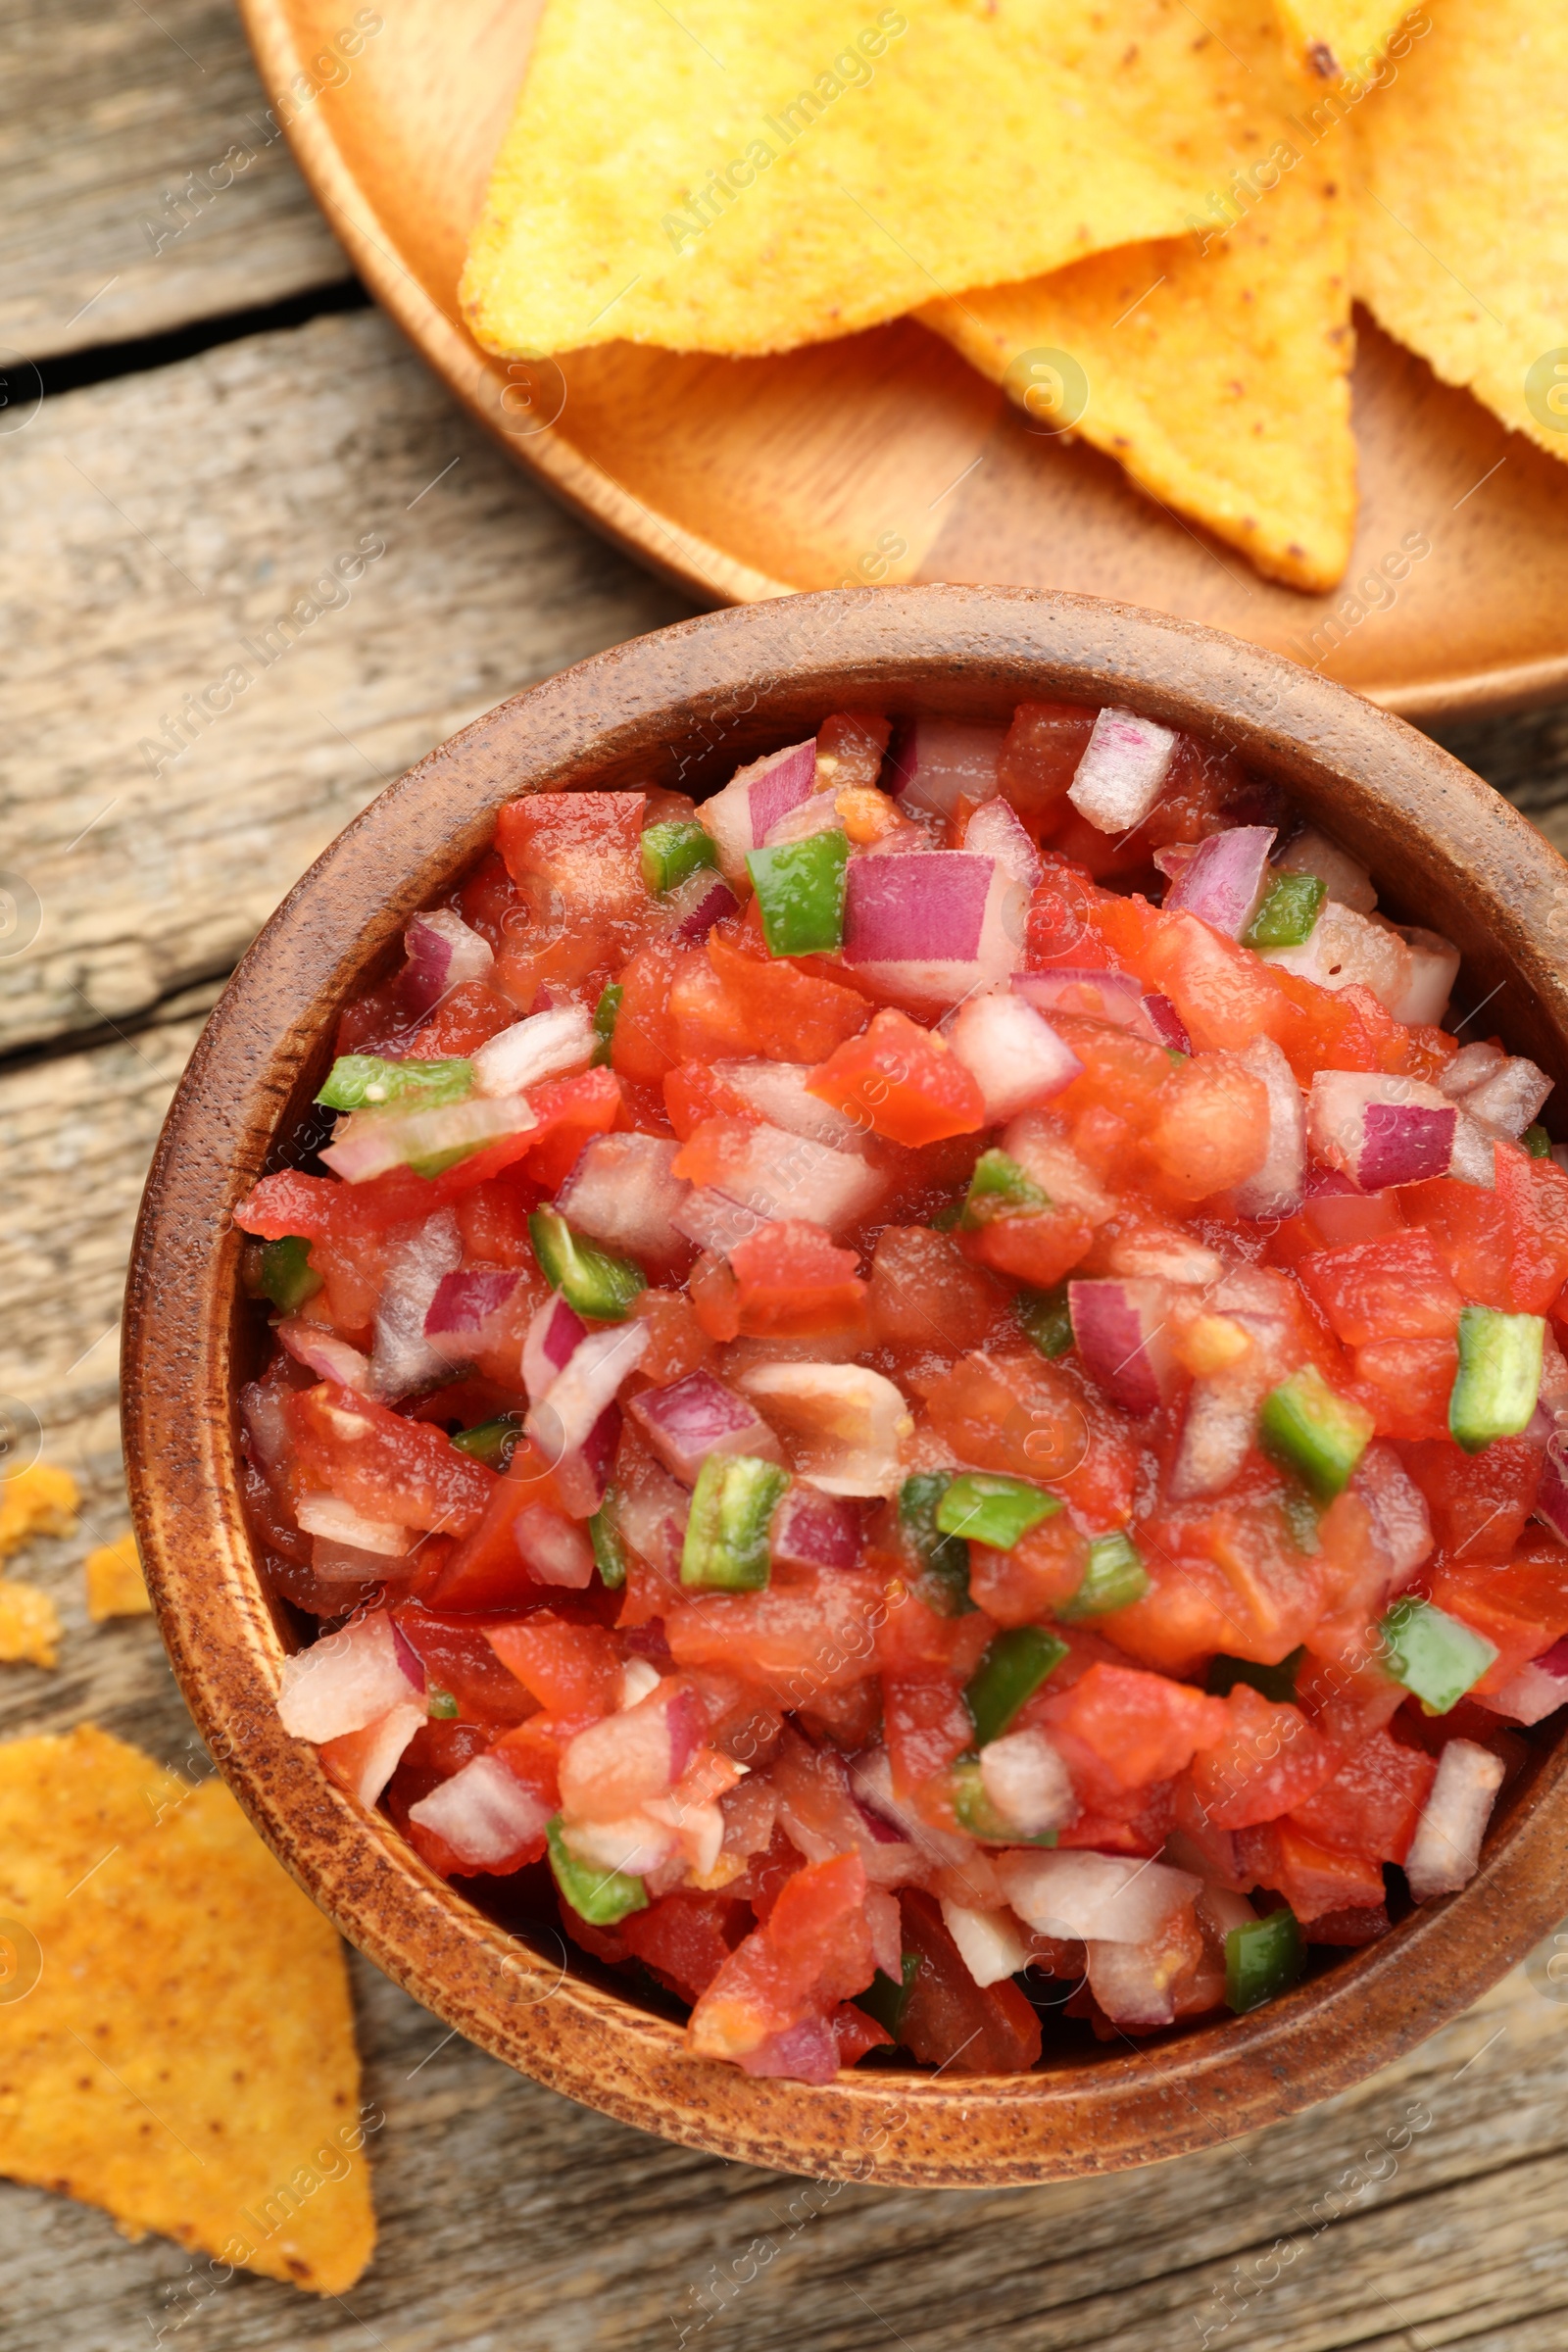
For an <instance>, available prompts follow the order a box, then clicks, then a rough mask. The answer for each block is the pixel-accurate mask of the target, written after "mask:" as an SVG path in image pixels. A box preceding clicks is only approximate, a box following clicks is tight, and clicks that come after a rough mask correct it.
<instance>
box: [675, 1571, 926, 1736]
mask: <svg viewBox="0 0 1568 2352" xmlns="http://www.w3.org/2000/svg"><path fill="white" fill-rule="evenodd" d="M884 1605H885V1604H884V1602H883V1598H882V1579H881V1577H880V1576H878V1575H877V1574H876V1572H875V1571H874V1570H870V1569H864V1568H822V1569H817V1570H815V1571H812V1572H806V1571H798V1572H797V1573H796V1574H795V1575H793V1576H792V1577H791V1579H790V1581H789V1583H788V1584H784V1583H782V1582H780V1583H777V1584H774V1585H770V1586H769V1587H768V1588H767V1589H766V1590H765V1591H764V1592H761V1593H700V1594H697V1595H695V1596H693V1597H691V1598H684V1597H683V1598H681V1599H680V1600H678V1601H675V1602H673V1603H672V1604H667V1605H666V1607H665V1610H664V1638H665V1640H666V1641H667V1642H668V1643H669V1646H670V1650H671V1652H672V1653H673V1655H674V1656H675V1658H676V1659H677V1660H678V1661H679V1663H680V1664H681V1665H682V1666H692V1667H704V1666H721V1667H724V1668H726V1669H727V1670H728V1671H729V1672H730V1673H732V1674H735V1675H738V1676H739V1677H740V1679H741V1680H742V1682H745V1683H751V1684H754V1685H760V1686H761V1687H762V1688H763V1689H764V1690H768V1691H776V1692H777V1693H778V1694H779V1697H780V1699H781V1701H782V1703H783V1704H784V1705H785V1706H789V1707H798V1706H804V1705H809V1704H810V1703H811V1702H812V1701H813V1699H814V1697H815V1695H816V1693H817V1692H818V1691H844V1690H848V1689H849V1688H850V1686H851V1685H852V1684H854V1683H858V1682H863V1681H864V1679H865V1677H866V1676H867V1675H868V1674H870V1673H872V1672H873V1671H874V1669H875V1650H874V1642H875V1635H876V1626H877V1622H878V1619H879V1616H880V1613H881V1610H882V1608H883V1606H884Z"/></svg>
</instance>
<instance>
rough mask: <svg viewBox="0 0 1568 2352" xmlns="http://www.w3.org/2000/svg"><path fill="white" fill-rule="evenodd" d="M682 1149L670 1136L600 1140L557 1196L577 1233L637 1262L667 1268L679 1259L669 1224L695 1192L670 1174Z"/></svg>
mask: <svg viewBox="0 0 1568 2352" xmlns="http://www.w3.org/2000/svg"><path fill="white" fill-rule="evenodd" d="M679 1151H680V1146H679V1144H677V1143H676V1142H674V1140H673V1139H672V1138H671V1137H669V1136H662V1135H641V1134H637V1133H631V1134H626V1135H596V1136H595V1137H594V1138H593V1140H592V1142H590V1143H589V1144H587V1145H585V1146H584V1148H583V1152H582V1154H581V1156H580V1157H579V1159H578V1160H577V1163H576V1165H575V1166H574V1167H573V1169H572V1171H571V1174H570V1175H569V1176H568V1177H567V1178H566V1181H565V1183H564V1185H563V1186H562V1188H561V1190H560V1192H559V1193H558V1194H557V1196H556V1206H557V1208H559V1209H560V1211H561V1213H562V1215H563V1216H564V1218H565V1219H566V1221H567V1223H568V1224H569V1225H570V1226H571V1228H572V1230H573V1232H576V1233H585V1234H587V1236H588V1237H589V1239H590V1241H595V1242H603V1243H605V1245H606V1246H607V1247H608V1248H609V1249H612V1250H627V1251H629V1252H630V1253H631V1255H632V1256H633V1257H641V1258H648V1259H650V1260H654V1261H656V1262H659V1263H667V1262H668V1261H669V1260H670V1259H671V1258H673V1257H677V1256H679V1255H680V1254H681V1245H682V1238H683V1237H682V1236H681V1234H680V1232H679V1231H678V1229H677V1228H676V1226H675V1225H674V1224H673V1223H672V1222H671V1219H672V1218H673V1217H674V1215H675V1214H676V1212H677V1210H679V1209H680V1208H681V1207H682V1206H683V1205H684V1203H685V1201H686V1200H687V1198H688V1196H689V1194H690V1192H691V1189H692V1188H691V1186H690V1185H689V1184H687V1183H686V1182H685V1180H684V1178H682V1177H679V1176H672V1175H671V1174H670V1163H671V1162H672V1161H673V1160H674V1158H675V1156H676V1154H677V1153H678V1152H679Z"/></svg>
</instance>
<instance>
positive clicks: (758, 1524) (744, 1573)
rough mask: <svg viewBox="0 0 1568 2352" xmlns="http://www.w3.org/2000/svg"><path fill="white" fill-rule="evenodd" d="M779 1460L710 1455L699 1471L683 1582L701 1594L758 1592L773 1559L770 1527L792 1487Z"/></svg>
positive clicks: (682, 1561) (682, 1569)
mask: <svg viewBox="0 0 1568 2352" xmlns="http://www.w3.org/2000/svg"><path fill="white" fill-rule="evenodd" d="M789 1483H790V1479H789V1472H788V1471H787V1470H781V1469H780V1468H779V1466H778V1464H777V1462H764V1461H761V1460H760V1459H759V1458H758V1456H757V1455H755V1454H750V1453H711V1454H710V1455H709V1457H708V1459H707V1461H706V1462H704V1464H703V1466H702V1468H701V1470H700V1471H699V1472H698V1473H697V1485H696V1487H695V1489H694V1490H693V1493H692V1507H691V1515H690V1517H689V1518H688V1519H687V1522H686V1542H685V1544H684V1545H683V1547H682V1550H681V1555H680V1581H681V1583H682V1584H683V1585H685V1586H686V1587H687V1588H688V1590H690V1589H692V1588H695V1589H696V1590H697V1591H699V1592H703V1593H760V1592H761V1590H762V1588H763V1586H764V1585H765V1584H766V1583H767V1579H768V1571H769V1567H770V1564H771V1563H770V1561H769V1558H768V1549H767V1523H768V1521H769V1520H770V1519H771V1518H772V1516H773V1512H774V1509H775V1507H776V1505H777V1503H778V1500H779V1497H780V1495H782V1494H783V1492H784V1490H785V1488H786V1487H787V1486H788V1485H789Z"/></svg>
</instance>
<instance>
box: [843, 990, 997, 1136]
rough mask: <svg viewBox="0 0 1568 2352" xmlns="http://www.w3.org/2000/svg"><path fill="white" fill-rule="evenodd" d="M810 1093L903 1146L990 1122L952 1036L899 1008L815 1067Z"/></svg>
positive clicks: (972, 1129) (886, 1010)
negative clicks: (950, 1041)
mask: <svg viewBox="0 0 1568 2352" xmlns="http://www.w3.org/2000/svg"><path fill="white" fill-rule="evenodd" d="M808 1091H809V1093H811V1094H813V1095H817V1096H819V1097H820V1098H821V1100H822V1101H823V1102H824V1103H832V1104H833V1106H834V1108H835V1109H837V1110H842V1111H844V1112H845V1113H846V1115H847V1116H849V1117H851V1118H854V1119H857V1120H858V1121H861V1122H863V1124H864V1125H866V1126H868V1127H870V1128H871V1129H872V1130H873V1131H874V1132H875V1133H876V1134H877V1135H883V1136H886V1137H887V1138H888V1139H889V1141H890V1142H892V1143H895V1144H908V1145H911V1146H918V1145H920V1144H936V1143H940V1142H941V1141H942V1140H943V1138H944V1137H945V1136H950V1135H973V1134H975V1133H977V1132H978V1130H979V1129H980V1128H982V1127H983V1126H984V1125H985V1123H986V1106H985V1099H984V1097H983V1096H982V1095H981V1092H980V1088H979V1085H978V1084H977V1082H976V1080H975V1079H974V1077H973V1076H972V1074H971V1073H970V1072H969V1071H968V1070H967V1069H965V1067H964V1065H963V1063H962V1062H961V1061H960V1060H959V1059H958V1057H957V1055H956V1054H955V1053H954V1051H953V1049H952V1047H951V1046H950V1045H949V1044H948V1041H947V1039H946V1038H945V1037H940V1036H939V1035H938V1034H937V1032H936V1031H935V1030H933V1029H922V1028H921V1026H920V1024H919V1022H918V1021H911V1020H910V1018H909V1016H908V1014H907V1012H898V1011H895V1010H894V1009H893V1008H892V1007H891V1006H888V1007H884V1009H883V1010H882V1011H881V1012H879V1013H877V1014H876V1016H875V1018H874V1019H873V1020H872V1022H871V1025H870V1027H869V1028H868V1029H866V1030H865V1031H863V1032H862V1034H861V1035H860V1036H858V1037H856V1038H851V1039H849V1040H847V1041H846V1043H845V1044H843V1045H842V1046H840V1047H838V1049H837V1050H836V1051H835V1052H834V1053H832V1054H829V1055H828V1057H827V1059H826V1060H825V1061H824V1062H821V1063H820V1064H819V1065H818V1066H817V1068H816V1069H814V1070H813V1071H812V1073H811V1076H810V1079H809V1082H808Z"/></svg>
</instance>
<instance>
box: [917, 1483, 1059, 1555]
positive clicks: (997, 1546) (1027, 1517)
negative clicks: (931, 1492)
mask: <svg viewBox="0 0 1568 2352" xmlns="http://www.w3.org/2000/svg"><path fill="white" fill-rule="evenodd" d="M1060 1509H1061V1504H1060V1502H1059V1501H1058V1500H1057V1499H1056V1496H1055V1495H1047V1494H1046V1493H1045V1492H1044V1491H1043V1490H1042V1489H1041V1488H1039V1487H1032V1486H1030V1484H1029V1483H1028V1481H1027V1480H1026V1479H1022V1478H1005V1477H1003V1476H1001V1475H1000V1474H999V1473H997V1472H995V1471H991V1470H965V1471H964V1472H963V1473H962V1475H961V1476H960V1477H958V1478H955V1479H953V1480H951V1481H950V1482H949V1485H948V1489H947V1492H946V1493H945V1494H944V1495H943V1497H942V1499H941V1501H940V1502H939V1503H938V1504H937V1508H936V1525H937V1531H938V1533H939V1534H940V1535H944V1536H962V1537H963V1539H964V1541H965V1543H968V1544H990V1546H991V1548H992V1550H993V1551H1010V1550H1011V1549H1012V1547H1013V1545H1014V1544H1016V1543H1017V1541H1018V1539H1019V1537H1020V1536H1026V1535H1027V1534H1028V1533H1029V1530H1030V1529H1031V1528H1032V1527H1038V1526H1039V1525H1040V1522H1041V1520H1042V1519H1054V1517H1055V1515H1056V1513H1057V1512H1058V1511H1059V1510H1060Z"/></svg>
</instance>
